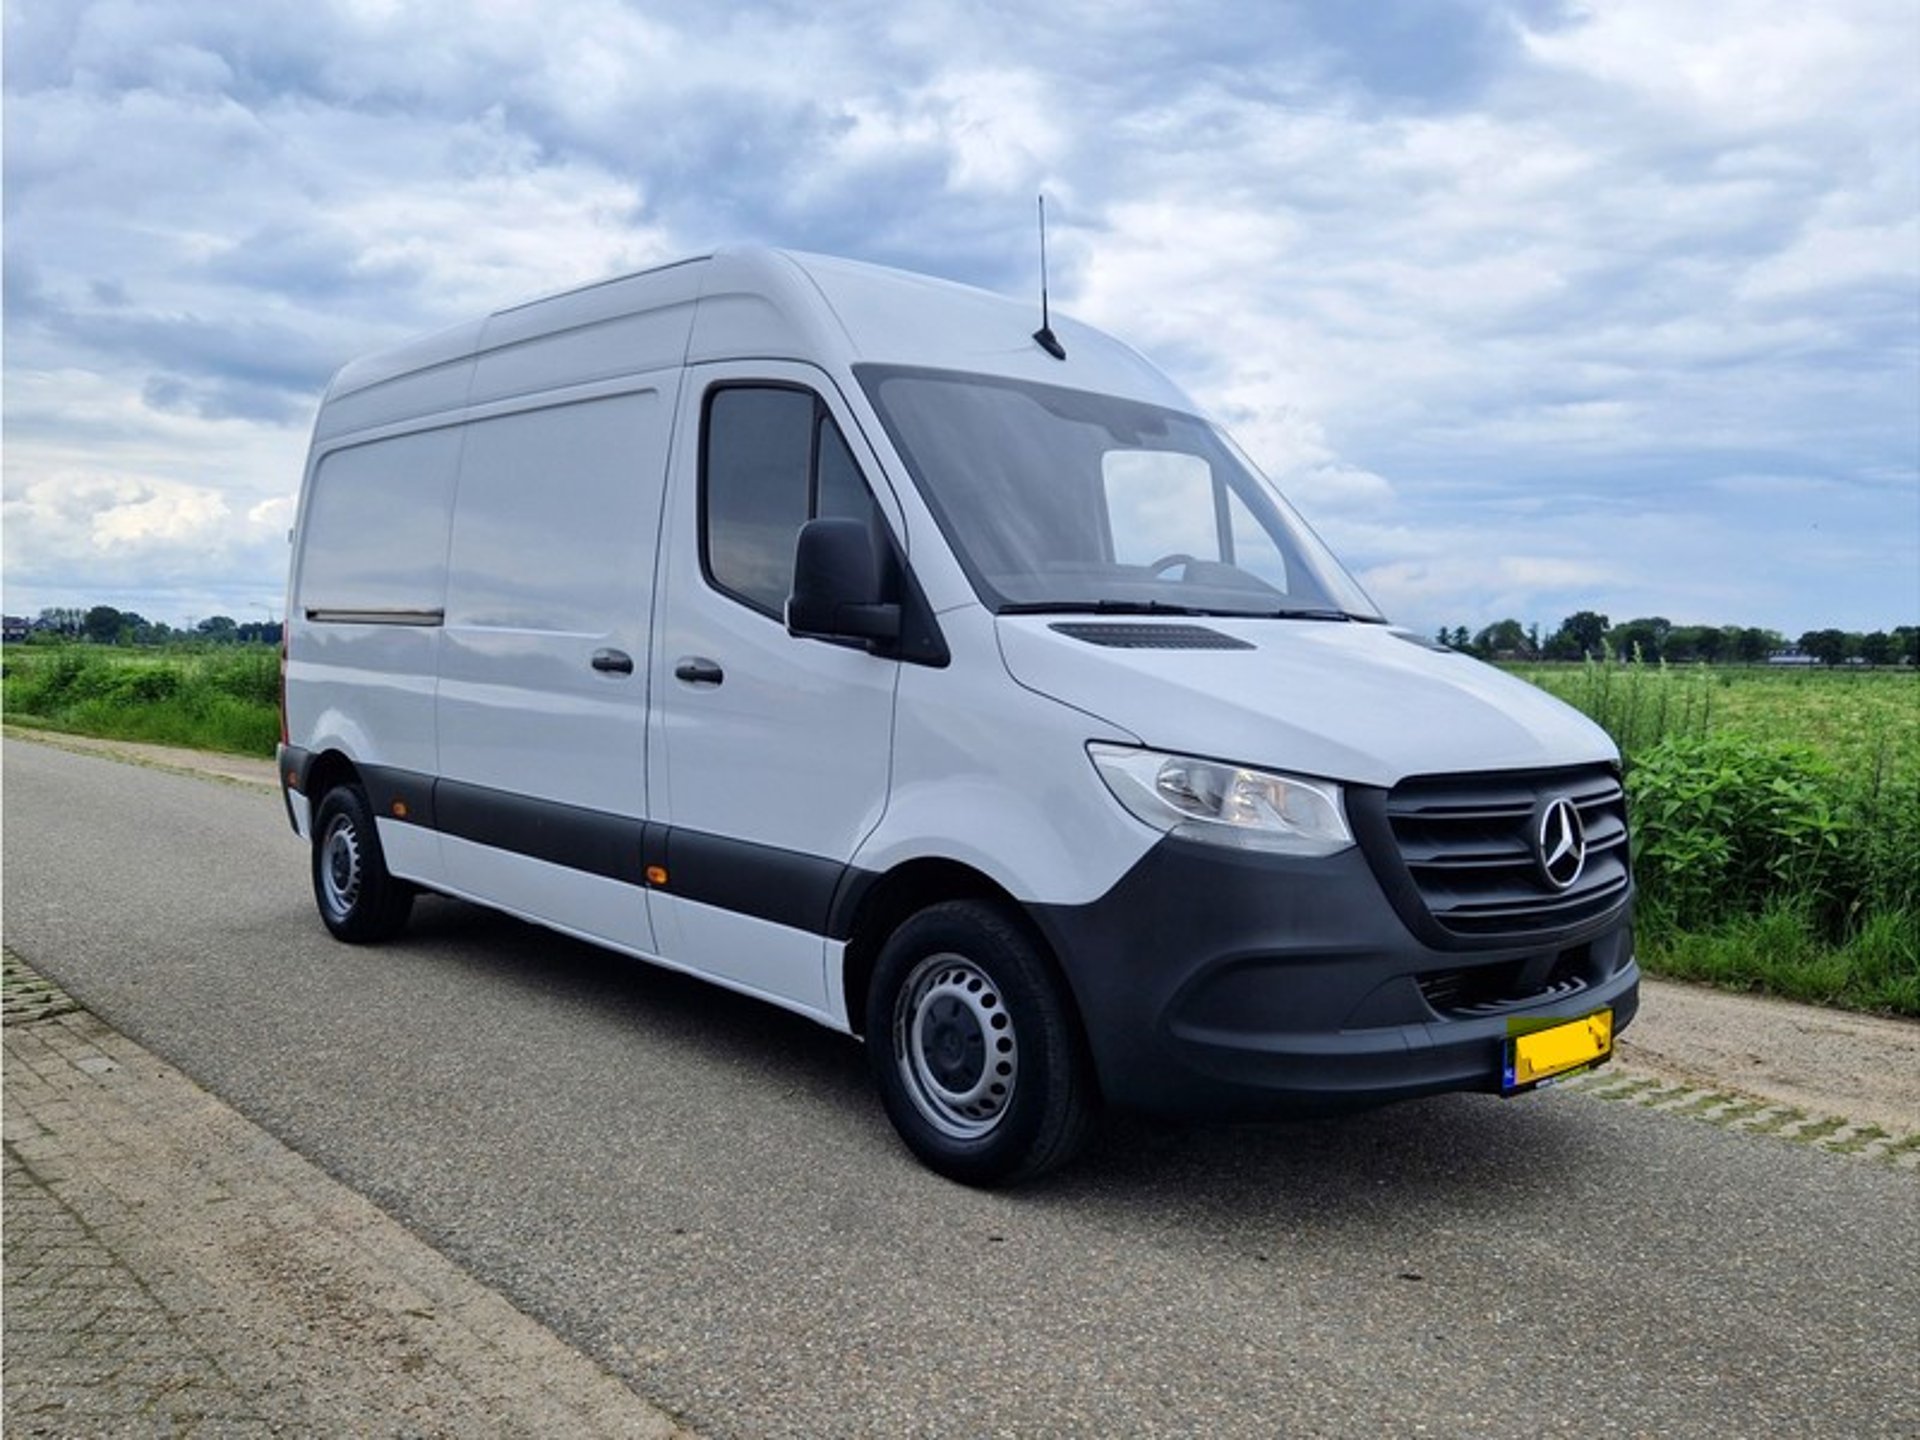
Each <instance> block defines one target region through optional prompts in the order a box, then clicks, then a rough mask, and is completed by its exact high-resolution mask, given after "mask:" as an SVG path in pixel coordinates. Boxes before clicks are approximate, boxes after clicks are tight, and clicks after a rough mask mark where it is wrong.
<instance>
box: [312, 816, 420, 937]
mask: <svg viewBox="0 0 1920 1440" xmlns="http://www.w3.org/2000/svg"><path fill="white" fill-rule="evenodd" d="M413 893H414V892H413V887H412V886H410V885H408V884H407V883H406V882H405V881H404V880H396V879H395V878H394V877H393V876H392V875H390V874H388V873H387V861H386V855H385V854H384V852H382V850H381V849H380V832H379V831H378V830H377V829H375V828H374V823H373V807H372V806H370V805H369V804H368V803H367V796H366V792H365V791H363V790H361V789H360V787H359V786H357V785H338V786H335V787H334V788H333V789H331V790H329V791H328V792H327V794H326V798H324V799H323V800H321V802H320V809H319V810H318V811H317V812H316V813H315V815H314V820H313V898H314V901H315V902H316V903H317V904H318V905H319V907H320V918H321V919H322V920H324V921H325V922H326V926H327V929H329V930H331V931H332V932H333V934H334V936H335V938H336V939H340V940H345V941H347V942H348V943H349V944H355V945H362V944H366V943H368V942H370V941H374V940H387V939H390V938H392V937H393V936H395V935H397V934H399V933H400V931H401V929H402V928H404V927H405V925H406V923H407V916H408V914H409V913H410V912H411V911H412V910H413Z"/></svg>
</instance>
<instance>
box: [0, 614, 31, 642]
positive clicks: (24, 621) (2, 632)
mask: <svg viewBox="0 0 1920 1440" xmlns="http://www.w3.org/2000/svg"><path fill="white" fill-rule="evenodd" d="M32 633H33V622H32V621H31V620H29V619H28V618H27V617H26V616H24V615H7V616H3V617H0V641H4V642H5V643H6V644H8V645H11V644H13V643H14V642H15V641H18V640H24V639H26V638H27V637H28V636H29V635H31V634H32Z"/></svg>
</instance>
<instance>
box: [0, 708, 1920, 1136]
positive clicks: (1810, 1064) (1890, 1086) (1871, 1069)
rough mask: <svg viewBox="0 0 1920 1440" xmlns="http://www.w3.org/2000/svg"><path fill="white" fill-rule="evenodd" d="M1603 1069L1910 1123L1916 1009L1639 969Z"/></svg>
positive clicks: (240, 775)
mask: <svg viewBox="0 0 1920 1440" xmlns="http://www.w3.org/2000/svg"><path fill="white" fill-rule="evenodd" d="M6 733H7V735H8V737H9V738H11V739H18V740H29V741H32V742H34V743H36V744H42V745H52V746H55V747H57V748H60V749H65V750H75V751H79V752H81V753H84V754H91V755H104V756H108V757H111V758H113V759H117V760H122V761H125V762H127V763H129V764H135V765H145V766H149V767H152V768H155V769H160V770H168V771H173V772H177V773H185V774H193V775H204V776H208V777H210V778H213V779H216V780H221V781H224V782H226V783H229V784H242V785H258V786H260V787H262V788H265V789H272V788H274V786H275V785H276V783H277V782H276V777H275V775H274V767H273V762H272V761H271V760H256V759H249V758H247V757H245V756H238V755H215V754H210V753H207V752H204V751H198V750H182V749H176V748H174V747H172V746H166V745H141V744H134V743H131V742H128V741H121V740H99V739H93V738H91V737H87V736H79V735H61V734H54V733H49V732H47V731H42V730H24V729H19V728H16V727H13V726H8V727H7V728H6ZM1608 1069H1609V1070H1610V1071H1611V1072H1613V1073H1619V1072H1624V1071H1635V1072H1639V1073H1644V1074H1648V1075H1653V1076H1657V1077H1659V1078H1660V1079H1662V1080H1665V1081H1668V1082H1670V1083H1674V1084H1682V1085H1686V1086H1689V1087H1697V1088H1701V1089H1705V1090H1712V1091H1717V1092H1722V1093H1727V1094H1734V1095H1742V1096H1750V1097H1752V1098H1754V1099H1758V1100H1764V1101H1767V1102H1768V1103H1770V1104H1773V1105H1782V1106H1788V1107H1791V1108H1793V1109H1795V1110H1801V1111H1805V1112H1806V1113H1807V1114H1809V1115H1814V1116H1843V1117H1845V1118H1847V1119H1848V1120H1852V1121H1856V1122H1859V1123H1863V1124H1871V1125H1878V1126H1881V1127H1883V1128H1885V1129H1887V1130H1889V1131H1893V1132H1895V1133H1898V1134H1916V1133H1920V1021H1914V1020H1904V1019H1898V1018H1894V1017H1888V1016H1877V1015H1859V1014H1854V1013H1852V1012H1850V1011H1844V1010H1828V1009H1825V1008H1823V1007H1820V1006H1817V1005H1800V1004H1795V1003H1793V1002H1791V1001H1786V1000H1775V999H1771V998H1769V997H1766V996H1758V995H1739V994H1731V993H1728V992H1725V991H1719V990H1711V989H1706V988H1703V987H1700V986H1696V985H1686V984H1681V983H1678V982H1675V981H1670V980H1655V979H1648V980H1647V981H1645V982H1644V986H1643V989H1642V993H1641V1001H1640V1013H1639V1016H1638V1018H1637V1019H1636V1020H1635V1021H1634V1023H1633V1026H1632V1028H1630V1029H1629V1030H1628V1031H1627V1033H1626V1034H1625V1035H1623V1036H1622V1037H1621V1039H1620V1045H1619V1051H1618V1054H1617V1056H1616V1059H1615V1061H1614V1063H1613V1065H1612V1066H1610V1067H1608Z"/></svg>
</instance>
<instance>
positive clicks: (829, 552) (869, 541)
mask: <svg viewBox="0 0 1920 1440" xmlns="http://www.w3.org/2000/svg"><path fill="white" fill-rule="evenodd" d="M787 633H788V634H789V635H796V636H804V637H807V638H810V639H815V640H897V639H898V638H899V637H900V607H899V606H898V605H892V604H888V603H887V602H886V600H885V598H884V595H883V592H882V588H881V579H880V563H879V559H878V557H877V556H876V555H875V554H874V546H873V534H872V532H871V531H870V530H869V529H868V528H867V524H866V522H865V521H864V520H848V519H837V518H829V519H821V520H809V521H808V522H807V523H806V524H805V525H802V526H801V527H800V539H799V543H798V545H797V546H796V548H795V551H794V557H793V594H792V595H790V596H788V597H787Z"/></svg>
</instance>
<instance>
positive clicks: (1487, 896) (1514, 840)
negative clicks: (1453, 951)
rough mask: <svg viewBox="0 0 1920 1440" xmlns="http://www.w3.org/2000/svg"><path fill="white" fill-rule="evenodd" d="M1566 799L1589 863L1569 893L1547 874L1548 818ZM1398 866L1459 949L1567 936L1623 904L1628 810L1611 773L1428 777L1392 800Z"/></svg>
mask: <svg viewBox="0 0 1920 1440" xmlns="http://www.w3.org/2000/svg"><path fill="white" fill-rule="evenodd" d="M1561 797H1565V798H1566V799H1568V800H1571V801H1572V802H1573V804H1574V807H1575V808H1576V809H1577V810H1578V811H1579V814H1580V821H1581V825H1582V828H1583V829H1584V831H1585V833H1586V846H1587V858H1586V864H1585V866H1584V867H1583V868H1582V869H1581V872H1580V875H1579V877H1578V879H1576V880H1575V881H1574V883H1573V884H1572V885H1571V886H1569V887H1567V888H1566V889H1564V890H1563V889H1560V888H1558V887H1557V886H1555V885H1554V884H1553V883H1552V882H1551V881H1550V880H1549V879H1548V878H1547V876H1546V874H1545V873H1544V870H1543V867H1542V865H1541V860H1540V852H1539V845H1538V836H1539V833H1540V826H1541V818H1542V815H1543V814H1544V812H1545V810H1546V808H1547V807H1548V806H1549V805H1551V804H1552V803H1553V802H1554V801H1555V800H1557V799H1559V798H1561ZM1386 810H1387V821H1388V824H1389V826H1390V828H1391V832H1392V836H1393V841H1394V845H1395V849H1396V852H1397V855H1396V858H1397V860H1398V862H1399V864H1400V865H1401V866H1403V867H1404V870H1405V874H1406V876H1407V877H1408V878H1409V879H1410V880H1411V881H1412V884H1413V888H1414V890H1415V892H1416V893H1417V894H1418V896H1419V899H1420V902H1421V904H1422V905H1423V906H1424V907H1425V909H1426V912H1427V914H1428V915H1429V916H1431V917H1432V919H1433V921H1434V923H1435V924H1437V925H1438V926H1439V927H1440V928H1441V929H1442V930H1444V931H1446V932H1447V933H1448V934H1450V935H1454V936H1458V937H1460V938H1462V939H1471V940H1482V941H1499V940H1507V939H1520V938H1523V937H1527V936H1534V935H1547V934H1554V933H1564V932H1565V931H1567V930H1569V929H1571V928H1573V927H1576V926H1578V925H1580V924H1582V923H1583V922H1585V921H1588V920H1593V919H1596V918H1598V917H1600V916H1603V915H1606V914H1607V913H1608V912H1609V911H1611V910H1612V909H1613V908H1614V907H1615V906H1617V905H1618V904H1620V903H1621V901H1622V900H1624V899H1625V898H1626V894H1627V891H1628V888H1629V886H1630V884H1631V881H1630V879H1629V876H1628V866H1627V806H1626V796H1625V794H1624V792H1623V791H1622V790H1621V788H1620V781H1619V777H1618V776H1616V775H1615V774H1614V772H1613V770H1612V768H1611V767H1610V766H1594V767H1589V768H1584V769H1579V770H1557V771H1528V772H1524V773H1517V774H1512V775H1475V776H1423V777H1419V778H1416V779H1412V780H1407V781H1403V782H1402V783H1401V784H1399V785H1397V786H1395V787H1394V789H1393V790H1391V791H1390V792H1389V793H1388V795H1387V802H1386Z"/></svg>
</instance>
